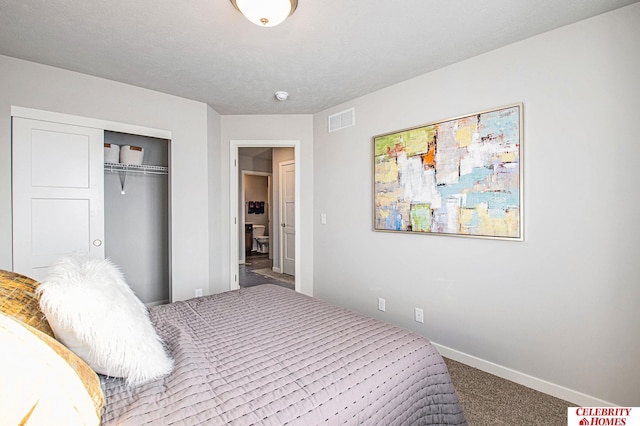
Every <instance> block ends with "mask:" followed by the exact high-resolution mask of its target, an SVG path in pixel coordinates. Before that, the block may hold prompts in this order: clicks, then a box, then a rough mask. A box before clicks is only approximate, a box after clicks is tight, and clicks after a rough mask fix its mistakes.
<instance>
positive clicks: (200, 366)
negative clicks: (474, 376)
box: [0, 258, 466, 426]
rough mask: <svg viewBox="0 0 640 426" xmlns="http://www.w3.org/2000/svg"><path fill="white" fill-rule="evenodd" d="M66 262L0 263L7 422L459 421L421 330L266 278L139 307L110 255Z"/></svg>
mask: <svg viewBox="0 0 640 426" xmlns="http://www.w3.org/2000/svg"><path fill="white" fill-rule="evenodd" d="M67 260H68V262H66V263H65V262H64V261H61V263H60V264H59V265H56V266H54V267H52V268H51V270H57V271H58V272H60V271H63V273H62V274H60V275H59V276H56V275H55V274H52V275H51V277H52V278H50V279H49V280H48V281H44V282H42V283H37V282H35V281H33V280H31V279H29V278H28V277H25V276H22V275H20V274H16V273H12V272H7V271H0V340H1V344H2V348H3V351H0V355H1V356H2V362H0V369H2V371H1V372H0V373H1V374H0V380H1V381H2V385H1V386H0V412H2V413H3V420H6V421H7V422H8V423H11V424H27V425H29V424H54V423H56V424H58V423H59V424H66V425H73V424H82V425H86V424H95V425H97V424H102V425H136V426H137V425H144V424H151V425H227V424H231V425H305V426H307V425H342V424H345V425H466V420H465V417H464V414H463V412H462V409H461V406H460V403H459V401H458V398H457V395H456V392H455V389H454V387H453V385H452V383H451V379H450V376H449V373H448V371H447V367H446V365H445V363H444V361H443V359H442V357H441V356H440V355H439V354H438V352H437V351H436V349H435V348H434V347H433V346H432V345H431V344H430V343H429V342H428V341H427V340H426V339H425V338H423V337H421V336H419V335H417V334H415V333H412V332H410V331H407V330H404V329H401V328H399V327H396V326H394V325H391V324H389V323H386V322H383V321H379V320H376V319H374V318H371V317H369V316H366V315H362V314H358V313H355V312H353V311H350V310H347V309H343V308H340V307H337V306H335V305H332V304H330V303H327V302H324V301H322V300H319V299H316V298H313V297H309V296H305V295H303V294H300V293H297V292H295V291H292V290H290V289H286V288H283V287H278V286H276V285H270V284H266V285H260V286H255V287H250V288H243V289H240V290H235V291H228V292H225V293H220V294H215V295H211V296H204V297H198V298H195V299H191V300H186V301H180V302H175V303H171V304H168V305H162V306H156V307H152V308H149V309H147V308H146V307H145V306H144V305H143V304H142V302H140V300H139V299H137V298H136V297H135V295H134V294H133V292H132V291H131V290H130V288H129V287H128V285H127V284H126V282H125V281H124V278H123V276H122V274H120V272H119V271H118V270H117V268H116V267H115V266H114V265H112V264H110V263H109V262H108V261H107V260H104V259H102V260H96V259H89V258H80V259H79V260H78V259H75V258H74V259H70V260H69V259H67ZM56 268H58V269H56ZM52 307H53V309H52ZM66 317H69V318H70V319H69V318H67V319H65V318H66ZM67 320H68V321H67ZM65 321H67V323H65ZM69 321H70V322H69ZM65 324H66V326H67V328H65ZM69 324H71V326H70V327H69ZM145 327H146V328H145ZM133 329H140V330H142V331H141V333H138V334H136V333H134V332H132V330H133ZM68 331H72V332H73V333H75V334H74V336H76V337H79V338H80V340H82V342H81V343H82V344H83V345H88V347H90V349H91V350H90V351H89V352H86V353H85V352H83V350H84V349H83V347H82V346H76V342H74V341H73V339H69V336H66V335H65V333H67V332H68ZM83 336H84V337H83ZM154 346H155V349H153V348H152V347H154ZM150 348H151V350H150ZM51 349H53V350H51ZM96 355H97V356H98V357H97V358H96V357H95V356H96ZM156 359H158V360H160V362H157V361H156ZM162 360H164V361H162ZM107 364H111V368H116V370H109V371H113V372H114V373H109V374H104V372H103V371H102V369H103V368H108V367H105V366H106V365H107ZM145 369H146V370H145ZM120 370H121V371H122V373H120ZM145 371H146V372H145ZM96 372H97V373H101V374H96ZM138 373H140V374H142V375H137V374H138ZM143 373H144V374H143ZM145 374H146V376H145ZM143 376H144V378H143ZM25 378H28V379H25ZM141 378H143V379H141Z"/></svg>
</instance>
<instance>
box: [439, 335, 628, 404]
mask: <svg viewBox="0 0 640 426" xmlns="http://www.w3.org/2000/svg"><path fill="white" fill-rule="evenodd" d="M431 343H432V344H433V346H435V347H436V349H437V350H438V352H440V355H442V356H443V357H445V358H450V359H452V360H454V361H458V362H461V363H463V364H466V365H469V366H471V367H474V368H477V369H478V370H482V371H485V372H487V373H490V374H493V375H494V376H498V377H502V378H503V379H506V380H510V381H512V382H515V383H518V384H520V385H523V386H526V387H528V388H531V389H535V390H537V391H539V392H542V393H546V394H547V395H551V396H554V397H556V398H560V399H564V400H565V401H569V402H572V403H574V404H576V406H580V407H616V406H617V405H616V404H614V403H611V402H608V401H604V400H602V399H599V398H596V397H593V396H590V395H586V394H584V393H581V392H578V391H575V390H572V389H568V388H565V387H564V386H560V385H556V384H555V383H551V382H548V381H546V380H542V379H538V378H537V377H533V376H530V375H528V374H525V373H521V372H519V371H516V370H512V369H510V368H507V367H503V366H501V365H498V364H494V363H493V362H490V361H485V360H484V359H480V358H477V357H475V356H473V355H469V354H466V353H464V352H460V351H457V350H455V349H451V348H448V347H446V346H442V345H439V344H437V343H434V342H431Z"/></svg>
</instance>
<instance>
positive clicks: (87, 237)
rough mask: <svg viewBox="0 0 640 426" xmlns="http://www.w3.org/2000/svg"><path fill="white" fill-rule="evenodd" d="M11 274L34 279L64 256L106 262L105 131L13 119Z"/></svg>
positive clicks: (40, 277) (38, 277)
mask: <svg viewBox="0 0 640 426" xmlns="http://www.w3.org/2000/svg"><path fill="white" fill-rule="evenodd" d="M12 155H13V158H12V164H13V171H12V172H13V269H14V271H16V272H19V273H22V274H25V275H28V276H30V277H32V278H35V279H42V278H44V276H46V269H47V267H48V266H50V265H51V264H52V263H53V262H55V260H56V259H58V258H59V257H61V256H65V255H70V254H72V253H74V252H79V253H90V254H91V255H92V256H96V257H104V245H103V239H104V218H103V217H104V208H103V207H104V201H103V186H104V174H103V158H104V151H103V131H102V130H101V129H94V128H89V127H82V126H73V125H67V124H62V123H51V122H46V121H38V120H29V119H23V118H15V117H14V118H13V146H12Z"/></svg>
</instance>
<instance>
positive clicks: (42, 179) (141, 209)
mask: <svg viewBox="0 0 640 426" xmlns="http://www.w3.org/2000/svg"><path fill="white" fill-rule="evenodd" d="M17 109H18V110H19V112H20V113H24V112H25V111H26V113H25V115H27V117H24V116H21V117H19V116H16V115H15V114H12V115H13V116H12V180H13V182H12V183H13V185H12V186H13V188H12V197H13V213H12V216H13V270H14V271H16V272H19V273H22V274H25V275H29V276H31V277H33V278H35V279H38V280H40V279H43V278H44V277H45V276H46V271H47V268H48V266H49V265H51V264H52V263H53V262H55V260H56V259H58V258H59V257H61V256H66V255H70V254H72V253H74V252H83V253H89V254H91V255H92V256H94V257H108V258H110V259H111V260H113V261H114V263H116V264H117V265H118V266H120V268H121V269H122V271H123V272H124V274H125V277H126V279H127V282H128V283H129V285H130V286H131V288H132V289H133V291H134V292H135V293H136V295H137V296H138V297H139V298H140V299H141V300H142V302H143V303H145V304H147V305H154V304H159V303H166V302H168V301H170V299H171V296H170V294H171V289H170V286H171V280H170V268H169V265H170V250H169V247H170V222H169V203H170V198H169V168H168V165H169V149H170V147H169V145H170V141H169V138H170V132H166V131H155V130H154V129H147V128H143V127H137V126H128V125H121V124H119V123H111V122H104V121H100V120H93V119H84V118H82V117H72V116H62V115H58V114H55V113H48V112H41V111H38V110H27V109H19V108H17ZM32 111H35V113H34V112H32ZM30 115H36V119H32V118H31V117H29V116H30ZM40 116H44V119H39V118H40ZM58 118H60V120H58ZM114 127H115V128H117V129H118V130H121V129H122V130H125V131H122V132H120V131H118V132H116V131H112V130H105V129H109V128H114ZM138 130H139V131H140V133H141V134H144V135H152V136H156V135H160V136H165V135H166V136H168V138H167V139H163V138H157V137H150V136H141V135H138V134H133V133H135V132H136V131H138ZM126 131H132V133H127V132H126ZM106 144H112V145H118V146H124V145H129V146H136V147H139V148H140V149H144V151H143V161H142V163H143V164H142V165H135V166H127V165H123V164H119V163H117V162H114V163H104V153H105V145H106Z"/></svg>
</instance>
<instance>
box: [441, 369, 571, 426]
mask: <svg viewBox="0 0 640 426" xmlns="http://www.w3.org/2000/svg"><path fill="white" fill-rule="evenodd" d="M445 362H446V364H447V368H449V374H450V375H451V380H452V381H453V385H454V386H455V388H456V392H457V393H458V398H460V403H461V404H462V409H463V410H464V414H465V416H466V417H467V422H468V424H469V426H538V425H540V426H542V425H544V426H566V424H567V408H568V407H575V406H576V404H572V403H570V402H567V401H563V400H562V399H558V398H554V397H552V396H550V395H547V394H544V393H542V392H538V391H536V390H533V389H530V388H528V387H526V386H522V385H519V384H517V383H514V382H512V381H509V380H505V379H502V378H500V377H497V376H494V375H493V374H489V373H486V372H484V371H482V370H478V369H477V368H473V367H470V366H468V365H465V364H462V363H460V362H457V361H453V360H451V359H448V358H445Z"/></svg>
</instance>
